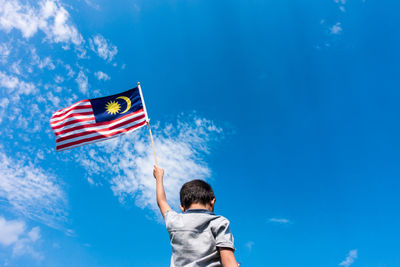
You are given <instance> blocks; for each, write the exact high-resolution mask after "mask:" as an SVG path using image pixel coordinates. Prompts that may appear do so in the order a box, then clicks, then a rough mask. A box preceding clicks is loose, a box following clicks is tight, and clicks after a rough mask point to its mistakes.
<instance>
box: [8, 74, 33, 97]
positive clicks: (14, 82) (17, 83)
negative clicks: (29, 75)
mask: <svg viewBox="0 0 400 267" xmlns="http://www.w3.org/2000/svg"><path fill="white" fill-rule="evenodd" d="M0 86H1V87H3V88H2V89H7V92H6V93H7V95H12V96H13V97H12V99H13V100H19V98H20V95H30V94H34V93H36V92H38V89H37V88H36V86H35V85H34V84H33V83H30V82H25V81H22V80H20V79H19V78H18V77H16V76H13V75H8V74H7V73H5V72H2V71H0Z"/></svg>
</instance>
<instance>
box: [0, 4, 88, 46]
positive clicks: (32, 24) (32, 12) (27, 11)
mask: <svg viewBox="0 0 400 267" xmlns="http://www.w3.org/2000/svg"><path fill="white" fill-rule="evenodd" d="M0 29H3V30H4V31H6V32H7V33H8V32H10V31H11V30H12V29H17V30H19V31H21V33H22V36H23V37H25V38H30V37H32V36H34V35H35V34H36V33H37V32H38V31H39V30H41V31H42V32H43V33H44V34H45V36H46V38H45V39H46V40H48V41H49V42H54V43H64V44H69V43H73V44H75V45H76V46H79V45H81V44H82V43H83V42H84V40H83V38H82V36H81V34H80V33H79V32H78V30H77V29H76V28H75V26H73V25H72V24H71V22H69V13H68V11H67V10H66V9H65V8H64V7H63V6H62V5H61V4H60V3H59V2H58V1H56V0H42V1H40V2H39V6H37V7H33V6H31V5H29V4H28V3H21V2H20V1H18V0H13V1H6V0H0Z"/></svg>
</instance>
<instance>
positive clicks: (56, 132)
mask: <svg viewBox="0 0 400 267" xmlns="http://www.w3.org/2000/svg"><path fill="white" fill-rule="evenodd" d="M95 123H96V121H95V120H91V121H81V122H77V123H74V124H71V125H67V126H64V127H62V128H60V129H56V130H53V131H54V134H55V135H57V136H58V133H59V132H61V131H65V130H68V129H71V128H73V127H76V126H81V125H88V124H89V125H90V124H95Z"/></svg>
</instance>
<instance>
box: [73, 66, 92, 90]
mask: <svg viewBox="0 0 400 267" xmlns="http://www.w3.org/2000/svg"><path fill="white" fill-rule="evenodd" d="M75 80H76V82H77V84H78V87H79V91H80V92H81V93H82V94H86V93H87V92H88V89H89V87H88V77H87V76H86V75H85V73H84V72H83V71H82V70H81V71H79V73H78V77H76V79H75Z"/></svg>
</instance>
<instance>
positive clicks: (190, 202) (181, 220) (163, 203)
mask: <svg viewBox="0 0 400 267" xmlns="http://www.w3.org/2000/svg"><path fill="white" fill-rule="evenodd" d="M153 175H154V178H156V194H157V204H158V207H159V208H160V211H161V214H162V215H163V217H164V220H165V224H166V227H167V230H168V233H169V236H170V240H171V246H172V257H171V267H183V266H187V267H189V266H190V267H197V266H207V267H214V266H221V264H222V266H224V267H237V266H238V264H237V262H236V259H235V255H234V254H233V252H234V250H235V247H234V245H233V236H232V233H231V231H230V229H229V221H228V220H227V219H225V218H224V217H222V216H217V215H214V213H213V211H214V204H215V197H214V192H213V190H212V188H211V186H210V185H209V184H207V183H206V182H204V181H201V180H193V181H191V182H187V183H186V184H184V185H183V186H182V188H181V191H180V200H181V210H182V212H183V214H178V213H176V212H175V211H173V210H172V209H171V207H170V206H169V205H168V202H167V198H166V196H165V191H164V185H163V176H164V169H162V168H160V167H158V166H157V165H155V166H154V170H153Z"/></svg>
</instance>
